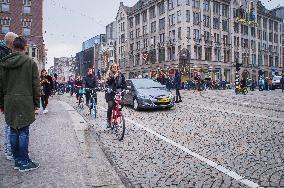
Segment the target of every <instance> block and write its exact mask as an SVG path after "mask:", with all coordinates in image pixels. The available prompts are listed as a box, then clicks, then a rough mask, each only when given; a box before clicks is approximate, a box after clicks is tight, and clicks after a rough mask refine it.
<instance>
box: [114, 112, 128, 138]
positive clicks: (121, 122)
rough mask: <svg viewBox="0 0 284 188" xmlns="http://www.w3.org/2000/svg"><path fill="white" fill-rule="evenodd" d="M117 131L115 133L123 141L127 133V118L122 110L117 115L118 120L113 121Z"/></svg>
mask: <svg viewBox="0 0 284 188" xmlns="http://www.w3.org/2000/svg"><path fill="white" fill-rule="evenodd" d="M112 128H113V129H114V131H115V135H116V137H117V139H118V140H119V141H122V140H123V138H124V134H125V118H124V116H123V114H122V113H121V112H119V114H118V116H117V121H116V122H114V123H113V127H112Z"/></svg>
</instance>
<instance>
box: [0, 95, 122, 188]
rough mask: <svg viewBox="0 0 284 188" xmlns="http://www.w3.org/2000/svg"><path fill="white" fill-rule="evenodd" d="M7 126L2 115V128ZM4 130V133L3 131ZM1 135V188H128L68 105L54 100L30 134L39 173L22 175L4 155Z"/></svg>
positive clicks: (79, 118) (1, 132)
mask: <svg viewBox="0 0 284 188" xmlns="http://www.w3.org/2000/svg"><path fill="white" fill-rule="evenodd" d="M3 123H4V117H3V115H1V119H0V124H3ZM2 130H3V129H2ZM2 130H1V131H0V142H1V146H0V164H1V168H0V187H1V188H17V187H21V188H22V187H29V188H31V187H44V188H46V187H52V188H54V187H68V188H69V187H71V188H72V187H76V188H77V187H124V185H123V184H122V182H121V180H120V178H119V177H118V176H117V174H116V172H115V170H114V169H113V167H112V165H111V164H110V163H109V161H108V160H107V158H106V157H105V155H104V153H103V152H102V150H101V149H100V147H99V145H98V143H97V142H95V140H94V139H90V135H89V134H88V124H87V123H86V122H85V121H84V119H83V118H82V117H81V116H80V115H79V114H78V113H77V112H75V111H74V109H73V108H72V107H71V106H69V105H68V104H66V103H64V102H62V101H58V100H55V99H52V100H51V101H50V104H49V113H48V114H47V115H43V114H40V115H39V116H38V117H37V120H36V122H35V123H34V124H33V125H32V126H31V130H30V148H29V150H30V156H31V158H32V159H34V160H36V161H39V162H40V164H41V166H40V168H39V169H37V170H35V171H31V172H27V173H20V172H18V171H16V170H14V169H13V166H14V163H13V162H10V161H7V160H6V159H5V156H4V152H3V144H2V143H3V131H2Z"/></svg>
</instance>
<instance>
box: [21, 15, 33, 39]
mask: <svg viewBox="0 0 284 188" xmlns="http://www.w3.org/2000/svg"><path fill="white" fill-rule="evenodd" d="M22 27H23V35H24V36H30V35H31V27H32V20H30V19H24V20H23V21H22Z"/></svg>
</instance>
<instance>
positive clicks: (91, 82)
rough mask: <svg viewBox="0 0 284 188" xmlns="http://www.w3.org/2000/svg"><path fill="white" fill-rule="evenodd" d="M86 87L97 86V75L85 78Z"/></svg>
mask: <svg viewBox="0 0 284 188" xmlns="http://www.w3.org/2000/svg"><path fill="white" fill-rule="evenodd" d="M85 87H86V88H92V89H94V88H96V87H97V81H96V79H95V77H93V76H92V75H87V76H86V78H85Z"/></svg>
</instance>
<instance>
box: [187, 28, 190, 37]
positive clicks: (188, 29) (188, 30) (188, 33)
mask: <svg viewBox="0 0 284 188" xmlns="http://www.w3.org/2000/svg"><path fill="white" fill-rule="evenodd" d="M186 38H187V39H190V27H188V28H187V30H186Z"/></svg>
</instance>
